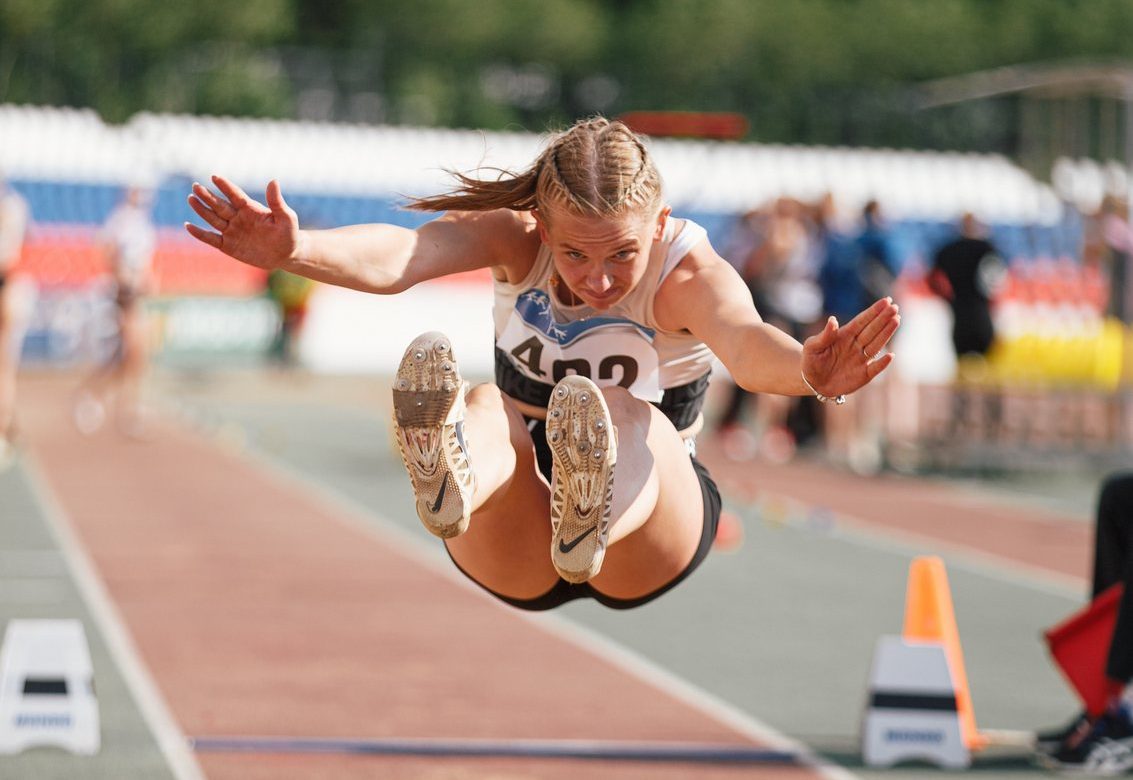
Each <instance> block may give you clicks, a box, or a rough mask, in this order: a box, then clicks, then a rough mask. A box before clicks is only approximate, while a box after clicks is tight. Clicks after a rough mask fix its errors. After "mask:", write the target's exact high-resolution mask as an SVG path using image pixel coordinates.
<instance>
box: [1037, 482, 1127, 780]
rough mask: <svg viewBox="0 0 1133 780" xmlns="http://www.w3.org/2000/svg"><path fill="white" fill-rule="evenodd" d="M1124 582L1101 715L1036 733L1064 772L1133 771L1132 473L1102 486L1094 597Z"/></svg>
mask: <svg viewBox="0 0 1133 780" xmlns="http://www.w3.org/2000/svg"><path fill="white" fill-rule="evenodd" d="M1117 583H1122V584H1123V585H1124V591H1123V594H1122V596H1121V600H1120V603H1119V605H1118V611H1117V622H1116V624H1115V625H1114V628H1113V637H1112V639H1111V640H1110V644H1109V650H1108V655H1107V658H1106V666H1105V675H1106V680H1107V688H1108V690H1109V697H1108V701H1107V703H1106V705H1105V709H1104V710H1103V711H1102V712H1082V713H1080V714H1079V715H1077V716H1076V717H1075V718H1073V719H1072V720H1071V721H1070V723H1069V724H1067V725H1066V726H1065V727H1063V728H1061V729H1056V730H1054V731H1051V732H1046V733H1040V734H1038V735H1037V740H1036V746H1037V747H1038V749H1039V751H1040V752H1041V753H1044V754H1046V755H1047V756H1048V757H1049V759H1050V761H1049V762H1050V763H1052V764H1054V765H1055V766H1056V767H1057V768H1060V769H1074V770H1081V771H1085V772H1087V773H1091V772H1092V773H1096V774H1118V773H1120V772H1124V771H1127V770H1129V769H1133V718H1131V717H1130V703H1129V702H1128V701H1127V700H1126V698H1125V697H1126V695H1127V694H1126V691H1127V689H1128V686H1129V683H1130V681H1131V680H1133V472H1122V473H1115V474H1111V475H1110V476H1109V477H1107V478H1106V479H1105V480H1104V482H1103V483H1102V488H1101V492H1100V496H1099V498H1098V507H1097V516H1096V525H1095V533H1094V581H1093V590H1092V597H1093V598H1097V597H1098V596H1099V595H1101V593H1102V592H1104V591H1106V590H1108V589H1109V588H1110V587H1111V586H1113V585H1115V584H1117Z"/></svg>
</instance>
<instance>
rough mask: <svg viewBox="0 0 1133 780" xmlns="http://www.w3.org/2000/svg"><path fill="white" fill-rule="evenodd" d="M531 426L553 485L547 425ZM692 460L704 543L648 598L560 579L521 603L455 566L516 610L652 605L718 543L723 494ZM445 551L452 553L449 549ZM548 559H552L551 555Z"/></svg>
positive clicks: (538, 456)
mask: <svg viewBox="0 0 1133 780" xmlns="http://www.w3.org/2000/svg"><path fill="white" fill-rule="evenodd" d="M528 422H529V425H532V428H531V436H532V438H533V439H534V441H535V456H536V461H537V462H538V464H539V470H540V471H541V472H543V476H545V477H546V478H547V481H548V482H550V480H551V449H550V447H548V446H547V439H546V425H545V424H544V423H543V421H542V420H537V421H530V420H529V421H528ZM689 458H690V459H691V460H692V468H693V471H695V472H696V479H697V481H698V482H699V483H700V496H701V499H702V500H703V503H704V525H703V527H702V528H701V531H700V543H699V544H697V546H696V552H695V553H693V556H692V560H691V561H689V563H688V566H686V567H685V568H684V569H683V570H682V571H681V572H680V573H679V574H678V575H677V576H675V577H673V579H671V580H670V581H669V582H667V583H665V584H664V585H662V586H661V587H660V588H658V589H657V590H655V591H653V592H651V593H646V594H645V595H644V596H639V597H637V598H635V599H617V598H613V597H611V596H607V595H605V594H604V593H599V592H598V591H596V590H594V588H593V586H591V584H590V583H589V582H582V583H573V582H567V581H566V580H563V579H560V580H559V581H558V582H556V583H555V584H554V585H552V586H551V589H550V590H548V591H547V592H546V593H544V594H543V595H542V596H537V597H536V598H533V599H517V598H512V597H511V596H504V595H502V594H500V593H496V592H495V591H494V590H491V589H490V588H486V587H484V585H482V584H481V583H480V582H477V580H476V579H475V578H474V577H472V575H470V574H469V573H468V572H466V571H464V569H461V568H460V564H458V563H456V559H453V563H454V564H455V565H456V568H458V569H460V571H461V573H462V574H464V576H466V577H468V579H470V580H472V581H473V582H475V583H476V584H477V585H480V587H481V588H484V590H486V591H488V592H489V593H491V594H492V595H493V596H495V597H496V598H498V599H499V600H500V601H503V602H506V603H508V604H511V605H512V606H513V607H518V608H519V609H526V610H530V611H533V612H541V611H544V610H548V609H554V608H555V607H558V606H561V605H562V604H565V603H567V602H568V601H574V600H575V599H585V598H591V599H594V600H595V601H597V602H598V603H599V604H603V605H604V606H607V607H609V608H610V609H633V608H634V607H640V606H641V605H643V604H648V603H649V602H650V601H653V600H654V599H656V598H658V597H659V596H662V595H664V594H665V593H668V592H669V591H670V590H672V589H673V588H675V587H676V586H677V585H679V584H680V583H682V582H683V581H684V580H685V578H687V577H688V576H689V575H690V574H692V573H693V572H694V571H695V570H696V568H697V567H698V566H700V564H701V563H703V562H704V559H705V558H707V557H708V553H709V551H711V550H712V543H713V542H714V541H715V540H716V528H717V526H719V524H720V509H721V502H720V490H719V488H717V487H716V483H715V482H714V481H713V480H712V477H711V475H709V473H708V469H706V468H705V467H704V464H702V463H701V462H700V461H698V460H697V459H696V458H695V457H694V456H691V455H690V456H689ZM544 464H545V465H544ZM445 550H446V551H447V550H448V547H447V546H446V547H445ZM548 555H550V553H549V552H548ZM449 557H450V558H452V554H451V553H449Z"/></svg>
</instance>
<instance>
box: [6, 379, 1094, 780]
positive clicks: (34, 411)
mask: <svg viewBox="0 0 1133 780" xmlns="http://www.w3.org/2000/svg"><path fill="white" fill-rule="evenodd" d="M155 385H156V387H157V395H158V397H159V406H160V408H161V409H162V410H163V411H164V415H163V417H162V419H161V420H160V421H159V422H158V423H157V425H156V427H155V430H154V436H153V438H152V440H150V441H145V442H135V441H129V440H126V439H123V438H122V437H120V436H118V435H116V434H115V433H114V432H113V431H112V430H107V431H103V432H100V433H99V434H97V435H96V436H93V437H90V438H84V437H81V436H79V435H78V434H76V433H75V432H74V431H73V429H72V428H71V426H70V423H69V418H68V393H69V391H70V389H71V388H72V387H73V386H74V383H73V378H71V377H60V376H55V375H42V376H30V377H27V378H25V380H24V383H23V385H22V386H21V401H22V402H21V414H20V420H21V423H22V426H23V430H24V433H25V442H26V449H27V456H26V457H25V458H24V459H23V461H22V462H21V463H20V464H19V465H18V467H17V468H16V469H15V470H13V471H10V472H9V473H8V474H5V475H0V477H2V478H0V519H2V520H3V521H4V527H5V529H9V528H15V527H16V524H15V523H14V522H13V523H12V524H9V518H10V517H11V518H12V519H13V521H14V520H15V519H17V515H18V519H19V521H20V527H21V528H23V527H25V526H26V527H32V526H35V525H36V523H37V522H41V523H42V524H43V525H45V526H52V527H54V528H55V531H54V539H55V542H56V543H57V544H58V546H59V547H60V548H61V550H62V552H61V553H60V555H61V557H62V558H63V559H65V560H66V561H68V562H69V564H68V565H69V568H70V569H71V575H72V579H73V580H74V582H75V583H77V586H78V588H79V589H81V590H82V591H83V593H84V596H85V601H84V605H74V604H72V602H71V601H68V600H65V599H64V600H58V599H57V600H55V601H54V602H52V605H51V606H50V607H44V608H43V609H42V611H43V612H44V614H43V615H42V616H44V617H54V616H58V613H61V612H62V613H67V616H75V614H76V613H77V614H79V615H80V616H83V617H84V618H86V621H87V630H88V636H90V637H91V642H92V650H93V653H94V655H95V669H96V681H97V682H98V684H99V690H100V702H101V703H102V709H103V716H104V745H103V753H102V755H100V756H99V757H98V758H96V759H78V758H72V757H69V756H66V755H64V754H61V753H60V752H59V751H51V750H38V751H31V752H29V753H28V754H25V755H24V756H20V757H16V758H0V776H2V777H36V778H39V777H52V776H58V777H70V776H84V777H147V778H148V777H158V776H162V773H163V772H166V773H168V776H181V777H193V776H199V775H203V776H206V777H209V778H230V777H231V778H259V777H263V778H268V777H270V778H280V777H296V778H300V777H301V778H309V777H335V778H339V777H383V778H384V777H407V778H418V777H421V778H484V777H493V778H495V777H499V778H559V777H563V778H566V777H570V778H577V777H580V776H581V777H610V778H631V777H650V778H668V777H672V778H684V777H698V778H699V777H739V776H745V777H747V776H752V775H758V776H766V777H772V776H774V777H779V776H802V775H809V774H823V775H826V776H840V775H845V774H847V771H846V770H847V769H850V770H853V772H854V773H855V774H858V775H860V776H867V777H868V776H875V775H876V776H879V777H880V776H887V777H893V776H895V775H899V774H900V772H898V773H872V772H868V771H863V770H862V769H861V767H860V765H859V764H857V763H856V758H855V753H856V743H855V739H856V728H857V723H858V720H859V718H860V715H861V707H862V704H863V701H864V696H865V690H864V686H865V678H866V675H867V673H868V665H869V657H870V653H871V651H872V646H873V642H874V641H875V640H876V638H877V636H878V635H880V634H882V633H896V632H899V630H900V621H901V609H902V606H901V604H902V599H903V587H904V570H905V568H906V566H907V563H908V559H909V557H910V556H911V555H913V554H918V553H923V552H936V553H939V554H943V555H945V557H946V560H948V562H949V566H950V569H949V571H950V576H951V578H952V581H953V588H954V597H955V601H956V604H957V611H958V616H959V621H960V627H961V633H962V636H963V637H964V640H965V652H966V656H967V660H968V667H969V669H968V671H969V677H970V678H971V680H972V686H973V698H974V700H975V703H976V711H977V717H978V718H980V720H981V725H985V724H986V725H988V726H992V727H1010V728H1033V727H1036V726H1045V725H1050V723H1053V722H1058V721H1061V720H1062V719H1064V718H1065V717H1066V716H1067V715H1068V714H1070V713H1071V712H1072V711H1073V707H1074V704H1073V701H1072V700H1071V698H1070V696H1069V694H1068V693H1067V691H1066V689H1065V686H1064V685H1063V684H1062V683H1061V681H1060V680H1059V679H1058V678H1057V675H1056V673H1055V672H1054V671H1053V669H1052V668H1051V666H1050V664H1049V662H1048V661H1047V659H1046V657H1045V654H1044V651H1043V649H1042V648H1041V646H1040V644H1039V642H1038V641H1037V633H1038V631H1039V630H1040V629H1041V628H1043V627H1045V626H1047V625H1050V624H1051V623H1053V622H1055V621H1057V620H1058V619H1060V618H1061V617H1063V616H1064V615H1065V614H1067V613H1068V612H1069V611H1071V610H1072V609H1074V608H1076V607H1077V606H1078V605H1079V604H1080V603H1081V600H1082V595H1083V593H1084V574H1085V565H1086V550H1087V547H1088V526H1087V525H1086V524H1085V523H1083V522H1082V520H1083V519H1084V518H1083V517H1081V516H1077V517H1071V516H1067V515H1066V513H1061V514H1060V513H1058V512H1052V511H1048V510H1035V509H1033V508H1030V507H1026V508H1021V506H1020V505H1017V504H1016V505H1012V504H1011V503H1010V502H1006V501H999V502H998V503H997V502H996V501H987V500H977V499H976V498H973V496H972V495H971V494H969V493H964V492H959V491H956V490H949V489H948V488H947V487H944V486H940V485H933V484H929V483H925V482H924V481H918V480H897V479H893V480H887V479H883V480H862V479H858V478H854V477H849V476H845V475H840V474H836V473H833V472H830V471H828V470H822V469H819V470H813V469H811V468H810V467H807V466H805V465H804V466H795V467H788V468H785V469H774V470H770V471H769V470H768V469H767V468H765V467H760V468H757V469H753V468H752V467H750V466H744V467H740V466H737V465H735V464H728V463H726V462H725V461H724V460H723V459H722V458H720V457H719V455H718V453H714V452H713V451H712V448H711V447H710V446H708V447H706V448H705V457H706V459H708V460H710V461H714V462H715V465H716V468H717V473H718V476H719V477H720V481H721V483H722V485H723V487H724V489H725V493H726V495H727V496H728V499H729V504H731V505H732V506H733V508H734V509H736V510H737V511H739V512H740V513H741V515H742V516H743V518H744V520H745V521H746V527H747V534H748V539H747V542H746V544H745V545H744V547H743V548H742V549H741V550H740V551H739V552H737V553H733V554H730V555H725V554H722V553H715V554H714V555H713V556H710V558H709V560H708V562H707V563H706V564H705V566H704V567H703V568H702V570H701V571H698V572H697V574H696V575H695V576H694V577H692V578H690V580H689V581H688V582H687V583H685V584H684V585H682V587H681V588H678V589H677V590H675V591H673V593H671V594H668V595H667V596H666V597H665V598H663V599H661V600H659V601H658V602H656V603H655V604H651V605H649V606H647V607H645V608H642V609H640V610H635V611H633V612H631V613H616V612H612V611H608V610H604V609H602V608H600V607H597V606H596V605H591V604H571V605H567V607H565V608H563V609H562V610H559V611H558V613H557V614H556V615H554V616H552V617H549V618H548V617H546V616H538V617H534V618H533V617H531V616H528V615H526V614H524V613H521V612H519V611H516V610H513V609H511V608H510V607H506V606H503V605H501V604H498V603H497V602H495V601H494V600H492V599H490V598H489V597H487V596H485V595H483V594H482V593H480V592H478V591H477V590H476V589H474V588H473V587H471V586H469V585H467V584H466V583H465V582H464V581H463V580H462V579H461V578H460V577H459V575H455V576H454V574H453V572H454V570H453V569H452V567H451V565H450V564H448V562H447V559H445V558H444V555H443V552H442V551H441V550H440V546H439V543H437V542H436V540H434V539H432V537H429V536H428V535H427V534H426V533H425V532H424V531H423V530H422V529H421V528H420V527H419V523H418V522H417V520H416V517H415V516H414V515H413V511H412V502H411V500H410V494H409V490H408V487H407V485H406V482H407V480H405V479H404V477H403V475H402V474H401V473H400V469H401V467H400V463H399V462H398V461H397V459H396V455H394V454H392V453H391V452H390V451H389V447H388V439H387V437H388V432H387V431H386V428H385V424H384V420H385V419H386V417H387V416H388V406H387V404H388V401H386V399H385V395H386V393H383V392H381V391H382V388H383V387H384V385H382V383H381V382H380V381H373V382H369V383H356V382H355V383H343V384H335V383H333V382H331V383H328V382H326V381H320V380H314V379H307V380H288V379H283V378H281V377H278V376H268V377H264V376H252V375H249V376H242V377H241V378H240V379H239V380H238V381H236V380H232V381H222V380H216V379H202V380H200V381H194V380H193V378H192V377H191V376H188V375H176V376H174V375H169V376H165V377H164V378H161V379H159V380H158V381H157V382H156V383H155ZM753 474H754V475H755V477H756V478H755V480H752V479H751V476H752V475H753ZM753 482H754V483H755V484H757V485H763V486H765V487H764V489H763V491H762V492H761V493H758V494H756V493H752V492H751V488H750V485H751V484H752V483H753ZM816 494H818V495H819V496H821V500H820V501H819V503H818V504H816V503H815V495H816ZM769 507H771V509H769ZM816 509H818V510H821V513H816ZM816 518H818V519H816ZM831 518H834V519H833V520H832V519H831ZM996 518H999V519H998V520H996ZM35 534H36V532H35V531H34V529H33V530H32V531H26V532H23V531H21V532H20V534H16V533H15V532H13V533H11V534H9V533H7V532H5V533H4V535H3V537H2V538H0V552H3V551H4V550H8V551H12V550H15V551H16V552H19V550H21V549H23V548H28V549H33V550H41V551H42V549H43V548H46V547H48V546H50V540H49V539H47V536H46V535H44V534H43V533H39V535H38V536H36V535H35ZM4 560H5V559H4V558H3V557H0V566H2V565H3V562H4ZM86 565H89V571H87V572H86V574H85V575H84V572H83V567H84V566H86ZM76 568H77V569H78V571H76ZM6 576H9V575H7V574H6V572H5V571H4V570H3V569H2V568H0V588H3V587H8V585H9V583H10V581H11V580H10V579H5V577H6ZM100 589H101V592H102V594H103V596H104V598H103V599H102V600H101V601H100V597H99V591H100ZM92 591H93V592H94V594H93V595H92ZM2 593H3V591H2V590H0V595H2ZM34 611H35V610H34V609H33V608H32V607H28V606H27V605H26V604H24V605H23V606H21V607H20V608H19V609H16V608H15V607H13V606H12V605H11V604H10V603H8V601H6V600H5V599H3V598H2V597H0V618H7V617H10V616H21V617H22V616H33V614H31V613H34ZM116 627H117V628H116ZM138 713H140V714H138ZM141 720H144V721H145V727H144V728H143V727H142V726H140V725H139V721H141ZM108 724H109V725H113V726H114V728H115V729H116V730H108V728H107V726H108ZM764 724H770V725H769V726H768V725H764ZM772 727H774V728H772ZM147 730H148V732H149V737H147V736H146V733H145V732H146V731H147ZM783 733H786V734H787V735H789V736H782V734H783ZM190 739H192V740H196V742H195V745H196V749H195V750H191V749H189V748H188V747H187V744H188V740H190ZM123 745H128V746H129V747H130V750H124V749H123ZM657 746H661V748H660V750H658V748H657ZM811 749H813V750H814V751H815V753H817V754H819V756H820V757H815V755H814V753H812V752H811ZM478 751H479V752H482V753H484V755H480V756H473V755H470V754H474V753H476V752H478ZM603 751H609V752H607V753H605V754H603ZM666 751H667V752H666ZM503 753H506V754H507V755H501V754H503ZM603 755H604V757H603ZM583 756H585V757H583ZM729 758H730V759H732V760H731V761H730V762H729V761H723V759H729ZM705 759H719V760H705ZM828 760H832V761H834V762H836V764H837V765H832V764H830V763H828ZM83 762H87V763H85V764H84V763H83ZM161 765H163V766H164V767H166V768H165V769H159V768H158V767H159V766H161ZM977 766H981V765H980V764H979V762H977ZM981 768H982V772H981V775H982V776H996V775H1002V776H1005V777H1008V776H1009V777H1020V776H1026V775H1028V774H1031V773H1035V774H1036V775H1037V774H1038V773H1037V772H1036V771H1035V770H1034V768H1033V767H1032V766H1031V764H1030V763H1029V761H1027V760H1026V759H1024V758H1020V757H1017V756H1007V757H1002V758H995V759H993V760H991V761H990V762H989V761H985V762H984V763H983V764H982V766H981ZM8 770H11V771H8ZM76 771H78V772H79V774H78V775H76ZM918 771H924V770H918ZM53 773H54V774H53Z"/></svg>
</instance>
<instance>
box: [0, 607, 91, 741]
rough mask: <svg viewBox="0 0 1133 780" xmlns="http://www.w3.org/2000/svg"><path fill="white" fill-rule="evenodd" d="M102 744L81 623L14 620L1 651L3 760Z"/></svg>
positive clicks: (0, 693)
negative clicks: (34, 749)
mask: <svg viewBox="0 0 1133 780" xmlns="http://www.w3.org/2000/svg"><path fill="white" fill-rule="evenodd" d="M100 744H101V735H100V731H99V718H98V701H97V700H96V699H95V695H94V672H93V669H92V667H91V660H90V649H89V648H88V646H87V639H86V634H85V633H84V632H83V624H82V623H81V622H80V621H78V620H12V621H10V622H9V623H8V629H7V631H6V632H5V634H4V645H3V649H0V754H11V753H18V752H20V751H22V750H26V749H27V748H30V747H39V746H56V747H61V748H65V749H67V750H70V751H71V752H73V753H79V754H83V755H94V754H95V753H97V752H98V750H99V747H100Z"/></svg>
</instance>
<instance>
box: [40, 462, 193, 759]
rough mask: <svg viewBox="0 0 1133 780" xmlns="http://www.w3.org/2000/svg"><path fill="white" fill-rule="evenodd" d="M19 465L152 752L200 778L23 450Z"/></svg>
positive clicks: (95, 578)
mask: <svg viewBox="0 0 1133 780" xmlns="http://www.w3.org/2000/svg"><path fill="white" fill-rule="evenodd" d="M19 468H20V469H21V471H22V472H23V475H24V479H25V480H26V482H27V484H28V487H29V488H30V490H31V493H32V496H33V497H34V499H35V501H36V503H37V504H38V505H39V507H40V509H41V510H42V511H43V515H44V518H45V519H46V521H47V527H48V530H49V531H50V533H51V536H52V538H53V539H54V541H55V543H56V544H57V545H58V546H59V550H60V552H61V553H62V555H63V560H64V561H65V562H66V566H67V569H68V570H69V571H70V573H71V576H72V577H73V578H74V580H75V584H76V586H77V587H78V589H79V593H80V595H81V596H82V599H83V601H84V602H85V603H86V605H87V608H88V609H89V610H90V613H91V616H92V617H93V619H94V622H95V623H96V624H97V625H98V630H99V632H100V633H101V634H102V638H103V641H105V642H106V647H107V650H108V651H109V653H110V657H111V658H112V659H113V661H114V663H115V664H116V665H117V666H118V669H119V670H120V671H121V673H122V677H123V679H124V680H125V681H126V686H127V687H128V688H129V689H130V693H131V695H132V696H133V698H134V701H135V703H136V704H137V706H138V709H139V710H140V712H141V715H142V719H143V720H144V721H145V722H146V725H147V726H149V729H150V732H151V733H152V734H153V736H154V740H155V741H156V742H157V747H158V750H160V751H161V754H162V755H163V756H164V757H165V760H166V762H167V763H168V765H169V768H170V770H171V771H172V772H173V775H174V776H175V777H176V778H178V780H205V775H204V773H203V772H202V771H201V767H200V765H199V764H198V763H197V759H196V757H195V756H194V755H193V752H192V751H191V750H190V749H189V742H188V739H187V738H186V737H185V734H184V733H183V732H182V731H181V728H180V727H179V726H178V725H177V721H176V720H175V719H174V718H173V715H172V714H171V712H170V709H169V706H168V705H167V704H166V703H165V699H164V698H163V697H162V695H161V692H160V690H159V689H158V687H157V684H156V683H155V682H154V679H153V677H152V676H151V675H150V673H149V669H148V668H147V667H146V666H145V664H144V663H143V662H142V660H141V655H140V654H139V653H138V649H137V646H136V645H135V644H134V640H133V638H132V637H131V636H130V632H129V631H128V630H127V629H126V624H125V622H124V621H123V620H122V617H121V615H120V614H119V613H118V610H117V608H116V607H115V606H114V602H113V601H112V600H111V599H110V595H109V594H108V593H107V590H106V587H105V586H104V585H103V583H102V580H101V579H100V578H99V577H98V575H97V574H96V573H95V568H94V565H93V564H92V563H91V560H90V557H89V556H88V555H87V553H86V550H85V549H84V548H83V546H82V544H80V542H79V540H78V537H77V536H76V535H75V532H74V530H73V528H74V526H73V525H72V523H71V521H70V518H69V516H68V515H67V513H66V511H65V510H64V509H63V507H62V505H61V504H60V503H59V501H58V500H57V499H56V498H55V494H54V492H53V491H52V490H51V488H50V487H49V485H48V482H47V480H46V479H45V478H44V476H43V473H42V470H41V469H40V467H39V465H38V462H37V461H36V459H35V457H34V456H32V455H31V454H30V453H28V452H27V451H25V452H24V453H23V455H22V456H21V459H20V464H19Z"/></svg>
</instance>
